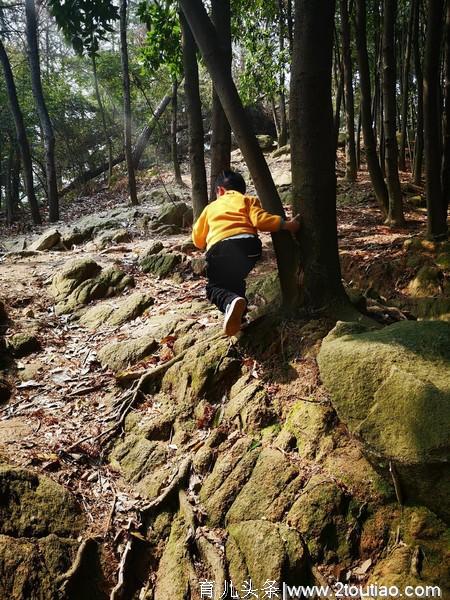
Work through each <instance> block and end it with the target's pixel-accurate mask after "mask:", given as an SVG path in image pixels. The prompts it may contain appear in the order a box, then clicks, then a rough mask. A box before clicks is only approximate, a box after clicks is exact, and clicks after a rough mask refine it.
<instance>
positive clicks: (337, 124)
mask: <svg viewBox="0 0 450 600" xmlns="http://www.w3.org/2000/svg"><path fill="white" fill-rule="evenodd" d="M335 65H336V67H335V71H336V79H337V75H338V74H339V81H338V84H337V92H336V109H335V112H334V130H335V138H336V148H337V147H338V143H339V131H340V129H341V106H342V100H343V95H344V72H343V69H342V63H341V61H340V60H339V56H338V53H336V58H335Z"/></svg>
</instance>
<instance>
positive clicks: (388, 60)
mask: <svg viewBox="0 0 450 600" xmlns="http://www.w3.org/2000/svg"><path fill="white" fill-rule="evenodd" d="M396 17H397V0H384V15H383V99H384V144H385V149H386V160H385V164H386V180H387V187H388V192H389V213H388V217H387V219H386V223H387V224H388V225H390V226H391V227H400V226H403V225H405V218H404V216H403V202H402V190H401V187H400V179H399V175H398V146H397V127H396V112H397V110H396V91H395V86H396V83H397V77H396V62H395V20H396Z"/></svg>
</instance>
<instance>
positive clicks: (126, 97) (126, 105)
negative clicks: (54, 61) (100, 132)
mask: <svg viewBox="0 0 450 600" xmlns="http://www.w3.org/2000/svg"><path fill="white" fill-rule="evenodd" d="M119 14H120V56H121V60H122V85H123V120H124V149H125V158H126V161H127V171H128V190H129V192H130V202H131V204H133V205H136V204H138V199H137V193H136V176H135V173H134V165H133V153H132V151H131V96H130V73H129V68H128V44H127V0H120V9H119Z"/></svg>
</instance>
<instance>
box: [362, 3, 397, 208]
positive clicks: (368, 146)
mask: <svg viewBox="0 0 450 600" xmlns="http://www.w3.org/2000/svg"><path fill="white" fill-rule="evenodd" d="M366 17H367V15H366V0H356V20H355V33H356V47H357V54H358V66H359V87H360V93H361V124H362V130H363V137H364V148H365V151H366V160H367V168H368V170H369V174H370V180H371V181H372V185H373V191H374V193H375V197H376V199H377V201H378V204H379V206H380V208H381V210H382V211H383V214H384V216H385V217H386V216H387V214H388V207H389V197H388V191H387V187H386V183H385V182H384V178H383V173H382V171H381V166H380V162H379V160H378V154H377V142H376V139H375V135H374V131H373V127H372V98H371V87H370V68H369V57H368V53H367V27H366V22H367V20H366Z"/></svg>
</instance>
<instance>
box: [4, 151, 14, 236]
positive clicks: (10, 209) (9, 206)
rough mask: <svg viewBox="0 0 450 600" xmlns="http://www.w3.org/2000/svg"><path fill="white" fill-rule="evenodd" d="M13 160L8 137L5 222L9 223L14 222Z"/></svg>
mask: <svg viewBox="0 0 450 600" xmlns="http://www.w3.org/2000/svg"><path fill="white" fill-rule="evenodd" d="M13 162H14V148H13V145H12V141H11V139H10V146H9V151H8V159H7V161H6V190H5V192H6V194H5V196H6V203H5V208H6V211H5V212H6V222H7V224H8V225H11V224H12V223H13V222H14V201H13V190H12V188H13V183H12V180H13V178H12V172H13Z"/></svg>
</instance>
